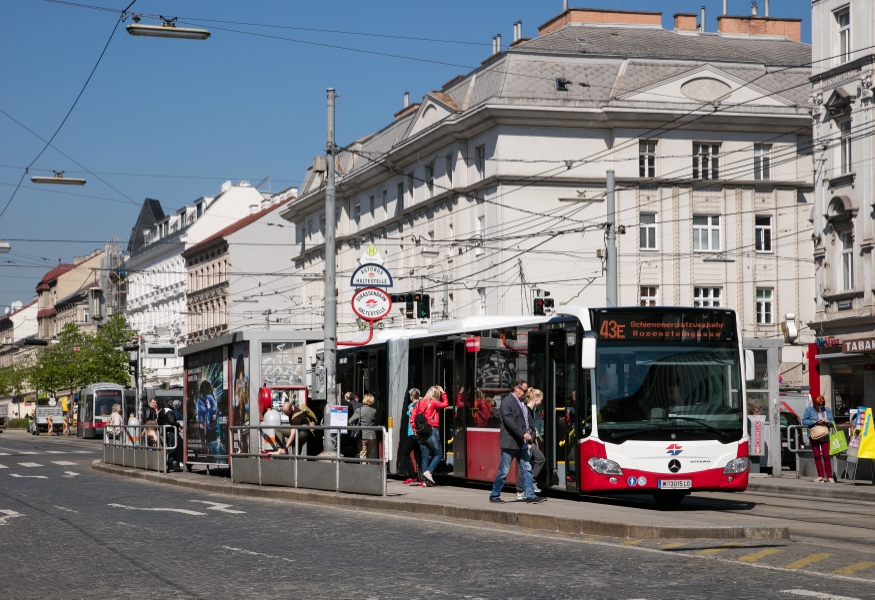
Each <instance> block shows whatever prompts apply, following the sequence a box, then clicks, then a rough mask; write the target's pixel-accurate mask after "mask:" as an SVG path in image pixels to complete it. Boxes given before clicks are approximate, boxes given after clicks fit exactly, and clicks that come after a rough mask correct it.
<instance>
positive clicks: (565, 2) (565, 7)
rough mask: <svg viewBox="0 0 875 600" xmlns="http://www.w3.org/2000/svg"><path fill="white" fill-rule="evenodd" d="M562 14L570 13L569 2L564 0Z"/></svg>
mask: <svg viewBox="0 0 875 600" xmlns="http://www.w3.org/2000/svg"><path fill="white" fill-rule="evenodd" d="M562 12H568V0H562Z"/></svg>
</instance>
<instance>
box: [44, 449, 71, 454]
mask: <svg viewBox="0 0 875 600" xmlns="http://www.w3.org/2000/svg"><path fill="white" fill-rule="evenodd" d="M46 454H66V452H61V451H60V450H46Z"/></svg>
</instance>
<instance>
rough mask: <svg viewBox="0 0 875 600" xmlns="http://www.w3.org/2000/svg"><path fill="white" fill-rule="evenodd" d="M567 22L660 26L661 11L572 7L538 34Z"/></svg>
mask: <svg viewBox="0 0 875 600" xmlns="http://www.w3.org/2000/svg"><path fill="white" fill-rule="evenodd" d="M568 23H601V24H606V25H613V24H617V25H646V26H651V27H658V28H660V29H661V28H662V13H661V12H644V11H635V10H610V9H601V8H572V9H569V10H566V11H564V12H563V13H562V14H560V15H558V16H556V17H553V18H552V19H550V20H549V21H547V22H546V23H544V24H543V25H541V26H540V27H538V35H539V36H541V35H546V34H548V33H552V32H554V31H556V30H558V29H561V28H562V27H564V26H565V25H567V24H568Z"/></svg>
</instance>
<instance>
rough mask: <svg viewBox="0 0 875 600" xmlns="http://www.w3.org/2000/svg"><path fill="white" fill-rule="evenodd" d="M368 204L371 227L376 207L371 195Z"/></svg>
mask: <svg viewBox="0 0 875 600" xmlns="http://www.w3.org/2000/svg"><path fill="white" fill-rule="evenodd" d="M368 204H369V206H370V210H369V211H368V212H369V213H370V215H371V225H373V224H374V210H375V209H376V207H377V201H376V199H375V198H374V196H373V194H372V195H371V196H370V197H369V198H368Z"/></svg>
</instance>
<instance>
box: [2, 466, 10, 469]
mask: <svg viewBox="0 0 875 600" xmlns="http://www.w3.org/2000/svg"><path fill="white" fill-rule="evenodd" d="M8 468H9V467H7V466H6V465H0V469H8Z"/></svg>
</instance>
